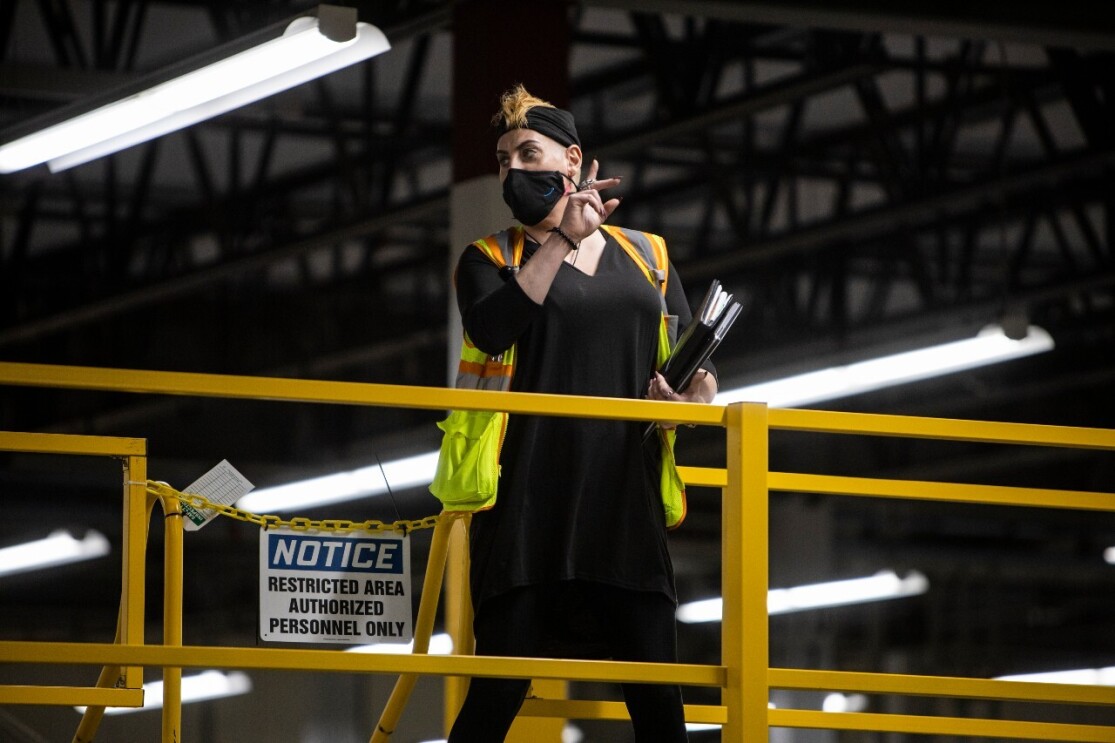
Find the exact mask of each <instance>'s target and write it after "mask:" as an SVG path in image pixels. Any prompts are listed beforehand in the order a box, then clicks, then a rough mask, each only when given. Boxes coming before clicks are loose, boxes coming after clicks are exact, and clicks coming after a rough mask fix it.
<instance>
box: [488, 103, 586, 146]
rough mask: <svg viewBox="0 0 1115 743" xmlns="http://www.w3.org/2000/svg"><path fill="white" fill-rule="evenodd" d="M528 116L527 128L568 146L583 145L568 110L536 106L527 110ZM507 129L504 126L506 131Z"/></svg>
mask: <svg viewBox="0 0 1115 743" xmlns="http://www.w3.org/2000/svg"><path fill="white" fill-rule="evenodd" d="M526 118H527V125H526V128H527V129H532V130H534V131H536V132H538V133H539V134H545V135H546V136H547V137H549V138H550V139H552V140H554V141H555V142H558V143H559V144H562V145H565V146H566V147H568V146H569V145H571V144H575V145H577V146H578V147H580V146H581V139H580V137H578V136H577V125H576V124H574V123H573V114H571V113H569V112H568V111H566V110H564V109H560V108H550V107H549V106H535V107H533V108H531V109H530V110H529V111H527V116H526ZM506 130H507V129H506V127H504V131H506Z"/></svg>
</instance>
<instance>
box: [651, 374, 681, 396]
mask: <svg viewBox="0 0 1115 743" xmlns="http://www.w3.org/2000/svg"><path fill="white" fill-rule="evenodd" d="M647 397H648V398H649V399H651V400H673V399H675V398H677V393H676V392H674V391H673V390H672V389H670V385H669V384H667V383H666V378H665V377H663V376H662V375H661V374H659V373H658V372H655V373H654V376H653V377H651V379H650V383H649V384H648V385H647Z"/></svg>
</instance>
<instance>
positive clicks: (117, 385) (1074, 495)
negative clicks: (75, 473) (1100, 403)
mask: <svg viewBox="0 0 1115 743" xmlns="http://www.w3.org/2000/svg"><path fill="white" fill-rule="evenodd" d="M0 384H6V385H24V386H44V387H60V388H71V389H97V390H114V391H124V392H135V393H144V394H169V395H193V396H208V397H230V398H240V399H260V400H273V401H297V402H316V403H325V404H344V405H374V406H381V407H408V408H418V409H433V410H444V409H449V408H456V409H470V410H491V409H501V410H506V411H509V412H511V413H530V414H541V415H560V416H573V417H584V418H614V419H623V420H655V419H662V418H669V419H671V420H676V421H679V422H681V423H693V424H698V425H713V426H720V427H723V428H725V429H726V436H727V462H726V467H725V469H723V470H721V469H705V468H683V477H684V478H685V479H686V481H687V482H689V483H690V484H691V485H695V486H709V487H714V488H721V489H722V490H723V504H722V513H723V532H722V544H723V554H722V559H723V572H722V575H723V586H722V589H723V598H724V609H723V620H722V630H721V631H722V658H721V663H720V664H719V665H693V664H684V663H679V664H650V663H615V662H603V661H569V660H544V659H538V660H533V659H532V660H525V659H510V658H487V657H470V656H460V655H458V656H429V655H424V654H414V655H410V656H397V655H375V654H359V655H357V654H347V653H337V652H335V651H326V650H294V649H276V648H230V647H212V646H182V645H181V644H180V640H181V635H180V634H179V635H178V636H177V639H175V638H174V637H173V636H172V634H171V633H169V632H168V633H167V638H168V640H167V642H165V643H164V644H163V645H161V646H155V645H145V644H144V643H143V637H142V618H143V617H142V603H143V602H142V596H143V573H142V552H139V553H138V557H137V556H136V553H135V550H136V549H137V548H138V547H142V545H143V543H144V540H143V538H144V533H143V518H144V515H145V514H144V511H143V504H144V500H143V499H142V498H141V497H140V496H141V495H142V493H141V492H140V491H139V489H140V487H141V486H139V485H138V484H137V483H138V482H141V481H142V479H143V478H142V475H140V474H139V472H138V469H141V468H142V467H144V466H145V464H144V462H145V460H142V457H138V460H139V461H138V462H137V463H135V464H133V465H132V466H134V467H136V468H137V470H132V471H131V472H130V473H129V472H128V471H126V472H125V482H126V486H125V488H126V491H127V495H128V497H127V498H126V500H125V527H126V529H125V532H126V534H127V535H128V536H127V539H126V544H127V545H128V546H127V547H126V550H130V552H129V553H128V554H126V556H125V570H124V579H123V589H124V590H123V602H122V610H121V627H122V629H123V630H124V631H123V632H122V634H121V636H120V637H121V641H120V642H118V643H42V642H0V662H13V663H77V664H99V665H104V666H107V667H110V668H112V667H117V666H119V667H121V668H124V669H128V675H127V686H128V687H129V689H128V690H129V691H131V692H132V693H133V694H134V693H137V692H136V691H135V690H137V689H138V686H139V670H138V669H139V668H141V667H147V666H162V667H163V668H164V669H181V668H183V667H191V668H202V667H210V668H212V667H218V668H249V669H250V668H261V669H262V668H266V669H287V670H303V671H325V672H343V673H390V674H401V675H403V676H416V675H443V676H460V677H467V676H520V677H522V676H529V677H532V678H536V679H567V680H578V681H608V682H625V681H639V682H644V683H671V684H681V685H683V686H706V687H719V688H720V689H721V690H722V691H721V704H720V705H712V706H708V705H705V706H701V705H692V706H687V708H686V714H687V719H689V720H690V721H704V722H714V723H719V724H722V725H723V737H722V739H723V740H725V741H747V742H748V743H750V742H751V741H756V742H757V741H764V742H765V741H766V740H767V738H768V733H769V729H770V727H796V728H822V729H831V730H864V731H879V732H903V733H914V734H947V735H958V736H986V737H998V738H1008V739H1015V740H1022V739H1029V740H1066V741H1095V742H1096V743H1101V742H1108V743H1110V742H1111V741H1115V727H1107V726H1096V725H1081V724H1067V723H1041V722H1026V721H1018V720H994V719H976V718H952V717H940V716H915V715H893V714H862V713H860V714H849V713H825V712H817V711H811V710H793V709H768V706H767V702H768V698H769V693H770V689H772V688H779V689H807V690H825V691H847V692H861V693H877V694H893V695H916V696H942V697H953V698H975V699H984V700H1000V701H1026V702H1043V703H1055V704H1081V705H1108V706H1112V707H1115V689H1113V688H1109V687H1098V686H1072V687H1068V686H1064V685H1057V684H1030V683H1021V682H1007V681H991V680H983V679H966V678H948V677H936V676H900V675H894V674H875V673H846V672H837V671H816V670H799V669H779V668H770V667H769V640H768V618H767V611H766V596H767V589H768V585H767V569H768V564H767V560H768V511H767V504H768V498H769V493H770V492H771V491H786V492H809V493H817V494H839V495H855V496H864V497H877V498H911V499H924V500H935V501H952V502H965V503H973V502H975V503H990V504H998V505H1023V506H1031V507H1049V508H1079V509H1092V510H1100V511H1115V494H1111V493H1090V492H1079V491H1066V490H1048V489H1035V488H1012V487H1000V486H994V487H993V486H980V485H955V484H947V483H935V482H917V481H903V480H882V479H872V478H856V477H837V476H824V475H813V474H802V473H782V472H771V471H770V470H769V465H768V448H767V447H768V439H769V434H770V431H771V430H791V431H807V432H814V433H827V434H839V435H847V434H852V435H870V436H898V437H915V438H926V439H947V440H953V441H968V442H984V443H996V444H1021V445H1028V446H1057V447H1073V448H1085V449H1099V450H1107V451H1113V450H1115V431H1111V430H1106V429H1087V428H1068V427H1057V426H1037V425H1026V424H1005V423H984V422H978V421H950V420H939V419H924V418H910V417H902V416H881V415H859V414H845V413H827V412H818V411H802V410H768V409H767V408H766V406H765V405H761V404H749V403H739V404H733V405H729V406H726V407H721V406H710V405H697V404H678V403H668V402H651V401H645V400H618V399H601V398H587V397H565V396H560V397H559V396H553V395H538V394H525V393H500V392H486V391H471V390H452V389H441V388H419V387H407V386H399V385H381V384H359V383H351V382H329V381H314V380H294V379H275V378H265V377H241V376H222V375H210V374H187V373H177V372H146V371H136V370H119V369H98V368H84V367H59V366H48V365H38V364H12V363H0ZM0 436H2V438H0V443H9V444H13V445H19V444H20V443H21V442H23V445H24V446H28V445H32V443H33V442H32V440H31V439H23V438H21V437H24V436H33V435H30V434H2V435H0ZM74 441H75V442H76V438H75V439H74ZM128 441H134V440H128ZM71 446H74V447H75V449H76V448H79V445H78V444H77V443H73V444H71ZM88 446H89V447H90V448H91V449H94V450H96V449H97V446H98V444H97V443H96V442H90V443H89V444H88ZM23 450H27V451H34V450H35V449H34V448H31V449H23ZM72 453H86V454H93V453H104V454H106V455H109V456H113V455H117V456H118V454H112V453H110V452H107V451H106V452H100V451H82V452H77V451H73V452H72ZM129 462H131V460H129ZM170 521H171V522H177V521H179V520H178V519H171V520H170ZM179 538H180V533H179ZM180 546H181V542H180V541H179V542H177V545H172V544H171V540H169V539H168V558H167V559H168V563H169V562H173V558H171V557H169V553H170V551H172V550H175V549H177V550H179V560H178V568H179V569H180V568H181V560H180V554H181V553H180ZM451 549H463V545H461V544H460V543H459V542H458V544H457V545H456V547H451ZM137 565H138V567H137ZM464 584H465V581H463V580H462V576H461V575H460V573H459V570H458V572H457V573H456V574H454V572H452V571H451V572H450V573H449V574H448V575H447V586H448V587H449V594H450V597H449V598H450V605H449V606H447V610H450V613H451V614H452V617H451V618H450V625H451V627H453V626H455V627H457V628H458V630H457V631H458V632H459V631H460V629H459V628H461V627H464V626H467V622H465V621H463V620H462V618H461V607H460V606H459V605H454V604H453V596H454V594H459V593H460V592H461V587H462V586H463V585H464ZM177 585H178V597H177V599H170V598H168V599H167V600H166V601H165V608H164V611H165V613H166V614H168V615H169V614H177V615H178V621H179V622H180V620H181V617H180V614H181V603H180V602H181V594H180V586H181V583H180V581H179V583H178V584H177ZM136 597H139V600H138V601H137V600H136ZM458 600H459V599H458ZM179 631H180V624H179ZM132 669H134V671H133V670H132ZM164 673H166V671H164ZM10 689H11V687H7V688H5V687H0V703H3V702H6V701H7V702H12V703H15V702H19V701H21V700H22V699H24V698H26V695H28V694H32V693H38V692H28V691H26V690H21V691H15V692H13V691H11V690H10ZM86 691H88V690H86ZM103 691H107V690H98V694H99V693H100V692H103ZM450 691H451V693H450V695H449V696H450V697H452V696H453V695H457V696H458V697H459V689H458V690H457V691H452V688H451V690H450ZM174 693H175V692H174V691H173V690H172V689H170V688H168V689H167V694H168V697H169V696H170V695H173V694H174ZM62 696H63V695H58V696H54V692H49V690H48V692H44V693H43V696H41V697H38V699H39V701H40V702H43V703H59V704H63V703H64V704H70V703H75V702H72V701H71V696H67V697H66V701H62ZM86 698H87V699H92V698H93V697H86ZM96 699H97V700H101V699H102V698H101V697H96ZM130 699H131V703H133V704H134V703H135V699H134V697H132V698H130ZM82 703H85V702H82ZM93 703H103V702H100V701H95V702H93ZM112 703H113V704H124V703H122V702H116V701H113V702H112ZM167 714H168V713H167V712H166V711H164V741H170V740H178V739H179V738H177V737H175V738H169V737H167V736H168V735H170V734H171V732H173V734H175V735H177V728H176V723H175V722H174V721H173V720H172V721H170V722H168V721H167V720H166V717H167ZM523 714H524V715H539V716H558V717H594V718H603V719H621V718H623V717H625V716H626V713H625V711H624V710H623V709H622V706H621V705H620V704H619V703H613V702H595V701H585V700H541V699H538V700H528V702H527V704H525V705H524V708H523Z"/></svg>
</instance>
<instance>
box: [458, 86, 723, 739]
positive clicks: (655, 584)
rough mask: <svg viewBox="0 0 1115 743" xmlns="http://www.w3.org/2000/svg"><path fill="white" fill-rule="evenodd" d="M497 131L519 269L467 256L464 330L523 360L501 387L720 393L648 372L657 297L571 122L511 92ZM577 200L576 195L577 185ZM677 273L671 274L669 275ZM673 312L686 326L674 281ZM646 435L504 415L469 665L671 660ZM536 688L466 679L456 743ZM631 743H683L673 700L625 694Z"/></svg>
mask: <svg viewBox="0 0 1115 743" xmlns="http://www.w3.org/2000/svg"><path fill="white" fill-rule="evenodd" d="M494 121H495V123H496V124H497V125H498V126H499V127H500V129H501V130H502V134H501V136H500V137H499V140H498V142H497V145H496V159H497V161H498V162H499V176H500V180H501V182H502V183H503V195H504V200H505V201H507V203H508V205H509V206H510V207H511V210H512V213H513V214H514V215H515V217H516V219H518V220H519V221H520V222H521V223H522V224H523V226H524V229H525V237H526V242H525V246H524V252H523V260H522V265H521V267H520V269H519V270H518V271H517V272H515V273H512V272H508V271H506V270H503V271H501V270H500V269H499V268H498V267H497V266H496V265H495V264H493V263H492V261H491V260H490V259H489V258H488V257H487V256H485V255H484V254H483V253H482V252H481V251H480V250H479V249H476V248H474V247H473V246H470V247H469V248H467V249H466V250H465V251H464V253H463V254H462V256H461V258H460V261H459V263H458V267H457V291H458V305H459V308H460V311H461V316H462V319H463V323H464V327H465V331H466V332H467V334H468V336H469V338H470V339H471V340H472V342H473V343H475V344H476V346H477V347H479V348H480V349H481V350H483V351H484V352H485V353H489V354H493V355H494V354H499V353H502V352H504V351H505V350H506V349H508V348H510V347H511V346H512V344H515V346H516V359H517V361H516V365H515V372H514V376H513V378H512V384H511V389H513V390H517V391H529V392H546V393H557V394H571V395H596V396H607V397H627V398H639V397H644V396H645V397H649V398H650V399H652V400H679V401H685V402H711V401H712V398H713V397H714V395H715V394H716V380H715V377H714V376H713V375H712V374H710V373H708V371H704V372H698V374H697V375H696V377H695V379H694V381H693V382H692V383H691V384H690V385H689V388H688V389H686V390H678V391H675V390H671V389H670V388H669V386H668V384H667V383H666V380H665V379H664V378H663V377H662V376H661V375H660V374H658V373H657V372H655V371H654V369H655V360H656V351H657V349H658V331H659V328H660V326H661V322H662V311H663V309H662V299H661V294H660V292H659V289H658V288H656V287H655V286H654V285H653V284H652V283H651V282H650V281H648V280H647V277H646V275H645V274H644V272H643V271H642V270H641V269H640V268H639V266H638V265H637V264H636V263H635V261H634V260H633V259H632V258H631V257H630V256H629V255H628V254H627V253H626V252H625V251H624V250H623V249H621V247H620V246H619V245H618V244H617V243H616V239H615V238H614V237H613V236H612V235H611V234H606V233H605V232H604V231H602V230H601V229H600V227H601V225H602V224H603V223H604V221H605V220H606V219H607V218H608V217H609V216H611V214H612V212H613V211H615V209H616V207H618V206H619V203H620V200H619V199H617V198H611V199H608V200H604V199H603V198H602V196H601V194H602V192H604V191H606V190H607V189H609V188H612V187H614V186H616V185H617V184H618V183H619V180H620V179H619V178H605V179H602V180H595V179H596V175H597V169H598V165H597V163H596V162H595V161H593V163H592V164H591V166H590V167H589V170H588V178H587V180H585V181H583V182H582V181H581V180H580V179H581V166H582V152H581V147H580V141H579V139H578V136H577V131H576V127H575V124H574V121H573V117H572V115H571V114H570V113H569V112H567V111H563V110H561V109H558V108H555V107H553V106H552V105H550V104H549V103H547V102H545V101H542V100H540V99H538V98H535V97H534V96H532V95H530V94H529V93H528V92H527V91H526V90H525V89H524V88H523V87H522V86H521V85H520V86H518V87H517V88H515V89H513V90H511V91H508V92H507V93H505V94H504V96H503V98H502V101H501V111H500V113H499V114H497V115H496V119H495V120H494ZM578 184H580V187H578ZM669 273H670V274H671V275H673V270H672V267H670V272H669ZM665 302H666V307H667V311H668V312H669V313H670V314H676V315H678V316H679V321H680V324H681V325H682V326H684V324H685V323H687V322H689V320H690V319H691V313H690V310H689V307H688V305H687V303H686V298H685V294H684V292H683V290H682V286H681V282H680V281H679V280H678V279H677V277H676V275H673V278H672V280H670V281H668V282H667V284H666V297H665ZM642 429H643V424H640V423H638V422H627V421H608V420H579V419H574V418H556V417H546V416H526V415H512V416H511V417H510V419H509V422H508V426H507V433H506V438H505V440H504V444H503V449H502V454H501V456H500V463H501V474H500V482H499V498H498V501H497V502H496V505H495V507H494V508H492V509H491V510H489V511H483V512H479V513H476V514H475V515H474V516H473V518H472V529H471V533H470V543H471V569H472V573H471V588H472V599H473V606H474V610H475V624H474V630H475V634H476V652H477V654H478V655H507V656H521V657H523V656H525V657H547V656H548V657H569V656H570V655H577V656H590V657H611V658H614V659H616V660H625V661H647V662H675V661H676V655H677V647H676V646H677V639H676V626H675V621H674V612H675V608H676V601H677V600H676V596H675V592H674V580H673V568H672V565H671V563H670V557H669V553H668V551H667V546H666V523H665V518H664V516H663V503H662V498H661V495H660V492H659V477H658V471H657V467H658V463H657V461H656V460H655V458H654V456H653V454H650V455H648V451H647V449H646V448H644V446H643V444H642ZM528 685H529V682H528V681H525V680H518V679H481V678H476V679H473V680H472V682H471V684H470V687H469V691H468V695H467V697H466V699H465V702H464V706H463V708H462V710H461V713H460V715H459V716H458V718H457V721H456V723H455V724H454V726H453V730H452V732H451V733H450V736H449V741H450V743H477V742H480V741H501V740H503V738H504V736H505V735H506V732H507V729H508V728H509V727H510V725H511V723H512V722H513V721H514V718H515V715H516V714H517V712H518V710H519V707H520V706H521V704H522V701H523V697H524V695H525V693H526V691H527V688H528ZM623 691H624V698H625V700H626V703H627V707H628V710H629V711H630V714H631V718H632V724H633V725H634V729H635V734H636V740H638V741H651V740H653V741H683V740H686V733H685V722H684V714H683V709H682V701H681V691H680V689H679V688H678V687H676V686H666V685H656V684H625V685H624V687H623Z"/></svg>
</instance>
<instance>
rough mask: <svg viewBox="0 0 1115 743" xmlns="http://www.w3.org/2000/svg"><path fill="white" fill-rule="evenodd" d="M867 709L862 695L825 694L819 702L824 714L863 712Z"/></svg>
mask: <svg viewBox="0 0 1115 743" xmlns="http://www.w3.org/2000/svg"><path fill="white" fill-rule="evenodd" d="M865 709H867V697H865V696H864V695H863V694H839V693H832V694H826V695H825V699H824V701H823V702H821V710H822V711H824V712H863V711H864V710H865Z"/></svg>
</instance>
